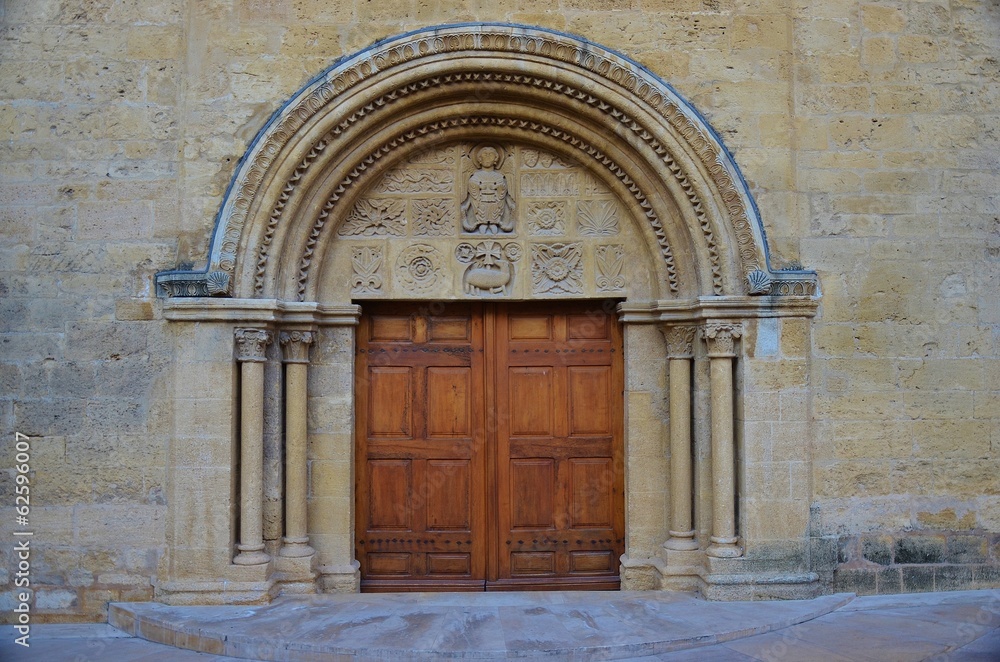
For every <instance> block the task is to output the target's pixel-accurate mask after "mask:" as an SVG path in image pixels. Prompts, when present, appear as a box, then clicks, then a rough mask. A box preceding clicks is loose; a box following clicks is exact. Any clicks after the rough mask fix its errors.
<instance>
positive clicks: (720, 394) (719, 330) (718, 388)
mask: <svg viewBox="0 0 1000 662" xmlns="http://www.w3.org/2000/svg"><path fill="white" fill-rule="evenodd" d="M742 335H743V327H742V325H741V324H739V323H730V322H713V323H709V324H706V325H705V327H704V328H703V329H702V337H703V338H704V340H705V343H706V344H707V345H708V358H709V374H710V388H711V399H712V536H711V541H712V544H711V545H710V546H709V548H708V550H706V553H707V554H708V555H709V556H714V557H717V558H735V557H737V556H742V554H743V550H742V548H741V547H740V546H739V544H738V543H739V537H738V536H737V535H736V466H735V460H734V458H735V446H736V438H735V435H734V423H733V421H734V414H735V412H734V409H733V360H734V359H735V357H736V350H735V344H736V339H738V338H739V337H740V336H742Z"/></svg>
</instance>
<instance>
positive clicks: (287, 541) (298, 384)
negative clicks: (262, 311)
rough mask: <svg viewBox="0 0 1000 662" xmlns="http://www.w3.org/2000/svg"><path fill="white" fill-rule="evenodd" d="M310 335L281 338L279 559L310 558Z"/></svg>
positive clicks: (301, 334) (300, 333) (292, 333)
mask: <svg viewBox="0 0 1000 662" xmlns="http://www.w3.org/2000/svg"><path fill="white" fill-rule="evenodd" d="M312 341H313V334H312V333H311V332H309V331H293V332H290V333H282V334H281V347H282V350H283V351H284V361H285V537H284V541H283V542H284V544H283V545H282V547H281V555H282V556H295V557H302V556H309V555H311V554H312V553H313V551H314V550H313V548H312V547H310V546H309V535H308V530H309V529H308V526H307V521H306V518H307V515H306V513H307V498H308V480H309V478H308V466H307V457H306V444H307V429H306V416H307V413H308V412H307V402H308V400H307V396H308V393H307V390H306V379H307V377H308V371H309V365H308V361H309V345H310V343H312Z"/></svg>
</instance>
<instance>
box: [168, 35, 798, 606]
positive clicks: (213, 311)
mask: <svg viewBox="0 0 1000 662" xmlns="http://www.w3.org/2000/svg"><path fill="white" fill-rule="evenodd" d="M488 150H490V151H489V152H488ZM486 153H490V154H491V156H488V157H484V156H483V154H486ZM435 159H437V161H435ZM539 159H541V163H542V164H543V165H542V167H539V166H538V164H539ZM553 164H555V165H553ZM428 173H429V174H428ZM561 175H566V176H567V177H570V179H572V181H573V182H574V184H573V185H572V186H568V187H567V186H565V182H566V181H569V180H568V179H565V178H564V179H562V180H560V176H561ZM427 177H430V179H427ZM477 177H478V178H479V179H476V178H477ZM435 178H436V179H435ZM491 178H492V180H491ZM497 178H500V179H502V180H503V184H502V186H501V188H502V189H503V191H502V195H501V196H500V198H502V199H500V198H495V197H494V198H491V199H490V200H489V201H488V202H475V201H473V202H470V199H471V197H472V191H473V190H478V188H479V187H481V186H486V185H487V184H485V183H483V182H486V181H487V180H491V181H492V184H489V186H492V187H493V188H492V189H491V191H492V193H490V194H489V195H493V196H496V195H497V190H498V189H497V181H494V180H497ZM387 182H388V183H387ZM560 182H562V184H560ZM536 183H537V184H538V185H537V187H536V186H535V184H536ZM560 186H561V187H562V188H560ZM488 204H489V205H493V207H491V208H490V209H486V206H488ZM477 205H484V206H483V208H482V209H477ZM498 205H499V206H498ZM532 205H533V206H532ZM435 210H436V211H435ZM480 212H482V213H480ZM560 213H561V214H562V216H561V220H560V218H558V217H559V215H560ZM531 214H535V216H537V218H535V220H532V218H529V216H530V215H531ZM546 215H548V216H553V215H554V216H555V217H557V218H555V220H554V221H553V222H554V223H556V224H559V223H561V224H562V226H561V227H562V230H563V231H562V233H558V232H557V233H550V232H549V230H551V229H552V228H545V227H542V226H541V225H539V224H542V225H544V222H548V221H544V222H543V221H541V220H539V219H542V217H543V216H546ZM489 219H493V220H489ZM581 219H585V220H581ZM533 222H534V223H536V225H537V227H534V229H532V227H533V226H532V225H531V224H532V223H533ZM420 223H422V224H424V226H422V227H421V228H417V227H416V225H417V224H420ZM588 224H590V225H588ZM612 229H613V230H614V231H613V232H612ZM487 244H489V245H487ZM494 253H495V255H494ZM552 260H562V262H561V263H560V264H562V266H563V267H566V266H567V265H569V268H570V269H571V270H575V271H574V273H573V278H572V279H571V282H567V281H563V280H561V279H558V280H559V282H558V283H555V282H554V280H553V278H548V279H546V276H545V273H546V269H545V265H546V264H547V263H548V262H546V261H552ZM417 262H419V263H420V264H419V265H417V266H416V267H414V265H416V263H417ZM563 263H565V264H563ZM414 269H416V271H415V270H414ZM474 269H476V270H478V272H477V273H479V272H482V273H481V274H479V275H480V276H482V278H481V279H480V280H474V281H473V280H470V276H469V274H470V273H473V270H474ZM421 274H422V275H421ZM428 274H430V275H433V276H434V277H433V278H430V277H428ZM539 274H541V275H539ZM533 275H534V276H535V277H534V278H532V276H533ZM562 278H565V276H562ZM494 280H496V282H495V283H494V282H493V281H494ZM500 280H503V281H504V282H502V283H501V282H500ZM157 287H158V292H159V294H161V295H162V296H166V297H168V300H167V301H166V302H165V305H164V308H165V315H166V316H167V317H168V318H169V319H172V320H177V321H178V322H188V323H190V322H201V323H203V324H202V325H197V324H195V325H183V326H182V327H179V331H178V334H179V340H178V345H177V348H178V358H179V363H178V366H179V367H178V376H177V380H178V383H179V384H180V383H183V381H184V380H185V379H186V378H187V376H186V372H188V371H190V370H196V369H197V368H195V367H192V366H191V365H190V363H191V362H190V361H189V360H188V361H186V360H183V356H184V348H185V342H186V341H185V334H188V335H189V336H190V337H191V339H190V342H209V340H208V339H205V338H201V335H203V334H205V333H206V332H207V331H208V330H211V332H212V333H216V336H217V341H219V339H221V338H222V337H223V336H226V335H227V334H228V338H229V339H230V340H228V341H227V342H228V345H229V346H231V345H232V340H231V339H232V338H233V335H232V334H233V329H234V328H235V330H236V331H235V333H236V335H235V338H236V345H237V362H238V363H239V364H240V366H241V367H240V373H241V374H240V377H239V378H238V379H237V378H235V376H234V375H233V373H232V367H231V363H230V368H229V370H230V378H229V379H228V381H225V380H222V381H225V384H221V383H220V387H219V396H220V397H218V398H217V399H216V400H217V401H218V402H217V403H216V404H217V406H218V407H220V408H223V409H226V410H228V411H234V413H235V410H234V409H233V408H234V406H235V404H234V403H237V402H238V403H239V404H240V407H241V414H240V421H239V423H237V422H236V421H235V420H233V421H232V423H231V425H230V426H229V427H228V428H226V430H228V433H229V434H228V439H226V434H225V433H224V432H225V430H223V431H220V432H219V433H218V434H217V435H216V436H215V437H213V439H212V440H211V442H210V443H212V444H214V445H216V446H218V448H219V456H220V457H223V458H226V457H228V464H227V462H226V461H221V460H220V464H219V472H218V474H219V475H218V476H217V477H216V478H217V482H216V484H214V485H212V486H208V487H196V486H194V485H193V484H192V483H191V481H189V480H188V479H187V478H186V477H184V476H183V475H182V474H181V473H180V472H175V477H176V480H175V481H174V482H173V485H172V489H173V492H174V493H175V494H177V495H178V497H179V498H180V499H181V501H183V499H184V498H186V497H185V496H182V495H190V494H191V490H192V489H194V490H195V491H200V492H202V493H203V495H204V496H206V497H209V498H210V499H211V500H212V501H213V503H220V502H221V503H226V502H231V503H232V512H233V513H234V514H233V515H232V516H231V517H229V520H228V522H225V520H226V517H225V515H224V513H223V512H222V511H223V510H225V511H226V512H230V511H229V509H224V508H222V506H219V508H218V510H219V513H218V515H217V516H216V518H215V519H216V520H217V524H218V526H219V527H221V528H224V529H225V530H226V531H227V532H228V533H227V535H221V533H220V532H219V531H215V532H209V533H206V534H198V535H201V539H200V540H195V541H192V540H183V539H181V538H180V537H178V538H174V539H172V540H170V541H168V542H169V543H170V547H171V558H172V559H185V558H195V557H197V556H198V555H199V554H202V555H205V554H207V555H208V556H209V557H210V558H211V559H213V560H212V562H211V563H207V564H204V565H203V569H201V570H194V569H192V568H190V567H187V566H185V564H183V563H181V564H180V565H177V564H173V563H172V564H171V565H170V568H171V569H170V571H169V572H168V573H167V574H168V575H169V579H168V580H167V581H165V582H162V583H161V584H160V586H159V588H158V590H159V591H160V594H161V595H162V596H163V597H164V599H172V600H185V599H198V600H217V599H224V598H220V597H219V596H221V595H222V594H224V593H225V592H226V591H236V592H237V593H238V594H239V595H241V596H243V598H241V599H250V598H253V596H257V599H259V598H260V597H261V596H264V595H270V594H272V593H273V591H275V590H277V588H280V587H281V586H285V587H296V588H297V589H298V590H311V588H310V587H314V586H319V587H320V588H321V589H326V590H344V589H354V588H355V587H356V584H357V572H356V571H357V562H356V561H355V560H354V558H353V552H352V548H353V546H352V543H351V523H352V521H353V515H352V510H351V509H352V503H353V501H352V483H351V479H350V466H351V453H352V452H353V443H352V437H351V435H352V426H351V423H350V421H351V415H352V412H353V406H354V405H353V387H352V386H351V384H352V381H351V380H352V375H353V372H352V366H353V358H352V357H353V350H354V338H353V325H354V324H356V322H357V319H358V315H359V307H358V305H357V304H358V303H359V302H360V303H361V305H362V306H363V305H364V301H365V300H371V299H393V300H395V299H416V300H426V299H433V300H461V299H482V298H501V299H503V298H508V299H543V300H544V299H565V298H580V299H587V298H594V297H598V296H604V297H607V296H611V297H613V298H616V299H619V300H621V301H622V303H620V304H619V308H618V309H619V317H620V319H621V320H622V322H623V323H624V324H625V347H626V349H625V353H626V356H625V362H626V363H625V365H626V368H625V369H626V377H625V382H626V383H625V395H624V398H625V407H626V409H627V412H628V414H627V424H626V430H625V438H626V448H627V457H626V474H627V476H628V478H627V480H628V487H627V488H626V502H627V504H628V505H627V513H626V515H627V518H628V524H627V527H626V554H625V556H624V557H623V559H622V564H623V569H624V571H623V585H624V586H626V587H641V586H646V587H657V586H662V587H667V586H692V585H693V584H692V582H698V581H702V582H704V581H706V580H705V579H704V577H705V576H709V577H711V576H722V575H734V574H739V570H737V569H734V567H727V568H722V567H716V568H712V567H711V563H718V562H721V561H718V562H713V561H711V559H718V560H721V559H733V558H735V559H739V558H740V557H741V556H743V551H744V549H745V548H746V547H747V545H748V536H747V534H748V531H749V529H748V526H746V525H741V522H742V521H743V519H745V518H746V517H747V514H748V513H749V512H751V510H750V509H748V508H746V507H743V508H737V493H738V491H739V489H740V486H741V485H743V483H742V480H743V479H742V478H741V474H740V471H739V455H740V453H741V446H740V444H741V443H744V441H743V440H744V438H743V432H742V428H741V427H740V417H741V414H740V411H741V409H740V408H741V401H740V398H739V397H738V396H739V393H740V389H741V388H743V385H742V382H741V381H740V380H742V379H744V378H745V373H744V372H741V371H745V370H746V368H745V365H746V362H741V361H738V360H737V359H738V357H740V356H741V354H742V352H741V347H742V345H741V341H740V338H741V337H745V336H746V335H747V334H752V335H754V336H756V335H757V328H756V320H757V319H760V318H766V319H777V318H783V317H788V318H804V317H810V316H811V315H812V314H813V313H814V310H815V306H816V300H815V297H814V296H813V295H815V293H816V280H815V274H813V273H811V272H775V271H773V270H771V268H770V267H769V266H768V260H767V246H766V243H765V240H764V231H763V226H762V224H761V221H760V219H759V217H758V214H757V211H756V207H755V205H754V203H753V200H752V198H751V196H750V194H749V191H748V190H747V187H746V185H745V183H744V182H743V180H742V178H741V176H740V175H739V171H738V169H737V167H736V164H735V162H734V161H733V159H732V158H731V156H730V155H729V153H728V152H727V151H726V150H725V148H724V147H723V145H722V144H721V142H720V141H719V139H718V137H717V136H716V134H715V133H714V132H713V131H712V130H711V128H710V127H709V126H708V124H707V123H706V122H705V121H704V119H703V118H701V116H700V115H698V113H697V112H695V111H694V109H693V108H692V107H691V106H690V105H689V104H687V103H686V102H685V101H683V99H681V98H680V97H679V96H678V95H677V94H676V93H675V92H674V91H673V90H672V89H671V88H670V87H669V86H668V85H666V84H665V83H664V82H663V81H661V80H659V79H657V78H656V77H655V76H653V75H652V74H650V73H649V72H648V71H646V70H645V69H643V68H642V67H640V66H639V65H637V64H636V63H634V62H632V61H630V60H628V59H627V58H625V57H623V56H621V55H619V54H617V53H614V52H612V51H609V50H607V49H605V48H602V47H600V46H597V45H594V44H591V43H589V42H586V41H584V40H581V39H579V38H577V37H572V36H569V35H565V34H560V33H555V32H550V31H546V30H541V29H537V28H529V27H523V26H511V25H488V24H474V25H455V26H444V27H440V28H433V29H426V30H421V31H418V32H414V33H410V34H407V35H402V36H400V37H396V38H393V39H389V40H386V41H384V42H380V43H377V44H375V45H373V46H372V47H370V48H368V49H366V50H365V51H363V52H361V53H359V54H357V55H355V56H353V57H351V58H348V59H345V60H343V61H341V62H340V63H338V64H337V65H335V66H333V67H332V68H331V69H329V70H328V71H327V72H325V73H324V74H323V75H321V76H319V77H318V78H316V79H315V80H314V81H313V82H312V83H310V84H309V85H307V86H306V87H305V88H303V89H302V90H301V91H300V92H299V93H298V94H296V95H295V96H294V97H293V98H292V99H291V100H290V101H289V102H288V103H286V104H285V105H284V106H283V107H282V108H281V109H280V110H279V111H278V112H277V113H276V114H275V115H274V116H273V117H272V118H271V120H270V121H269V122H268V124H267V125H266V126H265V127H264V128H263V129H262V130H261V132H260V134H259V135H258V136H257V138H256V139H255V140H254V142H253V144H252V145H251V146H250V148H249V150H248V151H247V154H246V155H245V157H244V159H243V160H242V161H241V163H240V165H239V167H238V169H237V172H236V174H235V176H234V178H233V182H232V184H231V186H230V189H229V191H228V192H227V194H226V197H225V199H224V201H223V204H222V206H221V209H220V212H219V215H218V217H217V219H216V227H215V231H214V234H213V239H212V245H211V250H210V256H209V264H208V265H207V267H206V268H205V269H204V270H202V271H197V272H177V271H174V272H163V273H161V274H159V275H158V277H157ZM205 323H208V324H205ZM766 328H767V329H768V331H767V332H771V331H770V328H771V327H766ZM699 331H700V335H699V337H702V338H704V340H705V343H706V345H705V349H702V348H701V345H700V343H696V342H694V338H695V334H696V332H699ZM661 332H662V334H663V335H662V336H661ZM664 338H665V339H666V344H664ZM278 345H280V346H281V348H282V350H283V354H282V356H281V357H279V356H278V352H277V349H276V347H277V346H278ZM269 346H270V349H269ZM310 346H314V347H315V350H314V351H313V352H312V354H313V356H312V360H311V361H310V352H309V348H310ZM651 358H653V359H654V360H652V361H651V360H650V359H651ZM657 358H659V359H661V360H659V361H657V360H655V359H657ZM668 360H669V363H670V369H669V371H666V370H664V365H665V364H666V363H667V361H668ZM281 361H283V362H284V374H283V375H282V369H281V368H280V367H279V362H281ZM218 363H219V365H218V366H216V369H217V370H218V371H219V372H223V371H224V369H223V368H222V365H221V364H222V363H223V361H221V360H220V361H218ZM734 364H737V372H736V376H737V380H738V381H737V384H736V385H735V389H734V385H733V383H732V375H733V366H734ZM709 366H710V370H709ZM199 367H204V366H199ZM692 367H693V368H694V379H693V382H692V378H691V369H692ZM702 368H704V370H705V371H706V372H704V374H703V371H702ZM708 372H710V374H711V377H710V378H709V377H708ZM667 375H669V392H670V396H669V398H667V390H668V386H667ZM282 380H284V384H285V386H284V388H282V387H281V383H282ZM282 393H284V395H283V396H282ZM734 393H735V395H736V398H735V400H734ZM775 397H777V396H775ZM692 398H693V402H692ZM179 400H180V401H179V402H178V403H175V404H176V405H177V411H178V414H177V416H178V417H179V418H181V417H183V416H184V414H183V405H184V402H183V401H182V400H183V399H182V398H181V399H179ZM664 400H668V401H669V413H668V412H667V411H664V410H663V404H662V403H663V402H664ZM775 408H776V409H777V406H776V407H775ZM706 410H708V411H710V412H711V413H710V416H702V415H699V412H701V411H706ZM234 419H235V417H234ZM692 421H693V423H692ZM668 424H669V430H670V433H669V434H667V425H668ZM692 428H693V430H694V438H693V439H692V437H691V434H690V432H691V430H692ZM282 437H284V467H283V466H282V463H281V458H282ZM236 439H238V444H239V448H238V449H236V448H233V447H232V444H233V443H234V440H236ZM226 443H229V444H230V451H229V454H228V456H227V453H226V452H225V444H226ZM668 446H669V448H670V451H669V453H668V452H667V450H666V449H667V447H668ZM709 447H710V449H709ZM693 455H694V456H695V461H694V463H693V466H692V462H691V461H690V459H691V457H692V456H693ZM668 456H670V457H672V458H673V460H671V461H668V459H667V458H668ZM734 456H735V458H734ZM685 458H687V459H685ZM227 468H228V472H227V471H226V469H227ZM237 468H239V471H238V472H237ZM283 470H284V473H282V471H283ZM668 474H669V475H670V480H669V481H668V480H667V475H668ZM237 476H238V478H239V481H238V482H239V484H238V485H237ZM227 480H228V484H227V483H226V481H227ZM746 496H750V497H752V496H753V495H744V497H746ZM746 503H747V504H749V503H751V502H750V501H747V502H746ZM181 507H183V506H181ZM668 508H669V509H670V512H671V515H670V517H667V516H666V512H667V509H668ZM650 513H659V514H657V515H655V516H652V517H651V516H650ZM737 514H738V516H737ZM738 518H743V519H740V521H738ZM182 519H183V516H182V515H180V514H179V513H178V514H175V515H174V520H175V521H177V522H180V521H182ZM178 535H179V534H178ZM793 537H794V536H793ZM799 537H801V536H799ZM237 541H238V543H239V544H237V545H236V550H237V551H238V553H236V554H235V556H233V554H232V550H233V545H234V544H235V543H236V542H237ZM661 544H662V545H664V548H663V549H661ZM198 550H201V551H198ZM205 550H210V551H205ZM664 550H667V551H664ZM669 550H673V552H672V553H673V557H674V558H670V554H671V552H670V551H669ZM671 568H673V570H671ZM206 573H207V574H206ZM317 577H318V578H319V579H318V583H317ZM743 583H747V582H743ZM751 583H752V582H751ZM792 583H793V584H794V583H796V582H792ZM799 583H801V582H799ZM805 583H807V584H808V583H809V582H808V581H806V582H805ZM223 586H225V587H227V588H220V587H223ZM192 596H199V597H197V598H193V597H192Z"/></svg>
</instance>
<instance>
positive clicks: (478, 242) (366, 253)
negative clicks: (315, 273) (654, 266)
mask: <svg viewBox="0 0 1000 662" xmlns="http://www.w3.org/2000/svg"><path fill="white" fill-rule="evenodd" d="M625 209H626V207H624V206H623V205H622V203H621V202H620V201H619V199H618V198H617V197H616V195H615V194H614V193H613V192H612V191H611V190H609V189H608V187H607V185H606V184H604V183H603V181H602V180H601V179H599V178H598V177H595V176H594V175H593V174H592V173H591V172H590V171H588V170H587V169H585V168H584V167H583V166H581V165H580V164H579V163H578V162H576V161H573V160H571V159H569V158H567V157H565V156H562V155H556V154H553V153H550V152H547V151H546V150H544V149H539V148H538V147H534V146H528V145H519V144H516V143H502V142H492V141H480V142H464V143H463V142H458V143H453V144H448V145H445V146H437V147H434V148H432V149H429V150H424V151H422V152H419V153H417V154H415V155H411V156H409V157H407V158H406V159H403V160H401V161H399V162H398V163H397V164H396V165H395V166H394V167H391V168H389V169H387V170H386V171H384V172H383V173H382V174H380V175H379V176H378V177H377V178H376V179H375V181H374V182H373V183H372V184H371V185H370V186H369V188H368V189H367V191H365V192H363V193H362V194H361V196H360V197H358V198H355V199H354V201H353V202H352V203H351V205H350V207H349V210H348V211H347V213H346V214H345V217H344V218H343V220H341V221H340V225H339V228H338V230H337V238H338V239H337V241H336V242H335V243H334V244H333V250H334V251H335V252H334V255H335V256H336V255H340V256H342V257H341V258H337V257H335V261H336V260H337V259H342V260H346V263H347V264H348V265H349V269H350V272H351V274H352V277H351V279H350V288H349V291H348V292H347V294H348V295H349V296H350V297H352V298H400V299H406V298H468V297H475V298H481V297H486V298H495V297H497V298H502V297H514V298H527V297H541V298H545V297H557V298H579V297H599V296H608V294H612V295H615V296H623V295H624V294H625V293H626V292H629V291H632V290H631V289H630V288H632V287H633V285H634V284H635V283H636V282H638V283H640V284H642V286H643V287H649V283H650V275H649V274H650V271H651V270H650V269H647V268H645V267H644V263H643V262H642V261H641V260H634V259H632V257H633V254H632V253H631V251H634V250H637V249H636V247H639V246H642V245H643V240H642V238H641V237H639V236H638V235H637V233H638V232H639V230H637V229H636V228H637V224H636V223H632V222H630V216H628V214H627V212H626V211H625ZM361 240H367V241H365V244H364V246H358V245H357V244H355V243H354V242H356V241H361ZM609 240H610V241H609ZM352 244H353V248H351V246H352ZM345 251H346V252H345ZM522 256H525V257H524V260H523V262H522ZM522 264H523V267H522V266H521V265H522ZM633 265H634V266H633ZM635 275H638V277H639V278H638V280H635V279H634V276H635Z"/></svg>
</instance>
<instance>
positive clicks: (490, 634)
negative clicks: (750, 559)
mask: <svg viewBox="0 0 1000 662" xmlns="http://www.w3.org/2000/svg"><path fill="white" fill-rule="evenodd" d="M854 597H855V596H854V594H853V593H840V594H836V595H828V596H823V597H819V598H815V599H812V600H783V601H767V602H712V601H707V600H704V599H701V598H698V597H696V596H695V595H693V594H690V593H677V592H645V591H622V592H599V591H551V592H550V591H544V592H543V591H539V592H524V593H380V594H316V595H308V596H301V595H299V596H284V597H281V598H278V599H277V600H275V601H274V602H272V603H271V604H268V605H225V606H172V605H165V604H161V603H156V602H129V603H112V604H111V605H110V608H109V613H108V622H109V623H110V624H111V625H113V626H115V627H116V628H119V629H120V630H122V631H124V632H126V633H127V634H130V635H134V636H137V637H141V638H144V639H147V640H149V641H154V642H157V643H161V644H167V645H170V646H175V647H177V648H184V649H189V650H194V651H200V652H204V653H211V654H214V655H226V656H231V657H242V658H247V659H251V660H280V661H300V660H303V661H304V660H310V661H312V660H318V659H354V660H396V661H398V660H410V659H419V660H434V659H441V660H443V659H455V658H461V659H481V660H491V659H506V658H511V657H518V658H535V657H538V658H543V657H546V658H558V659H561V660H612V659H620V658H631V657H641V656H646V655H655V654H659V653H667V652H671V651H678V650H684V649H689V648H696V647H700V646H709V645H712V644H719V643H724V642H727V641H732V640H735V639H740V638H743V637H749V636H753V635H758V634H764V633H767V632H772V631H774V630H779V629H782V628H786V627H790V626H793V625H796V624H799V623H803V622H805V621H809V620H812V619H815V618H817V617H819V616H822V615H824V614H827V613H830V612H832V611H835V610H837V609H840V608H841V607H844V606H846V605H848V604H849V603H850V602H851V601H852V600H853V599H854Z"/></svg>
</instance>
